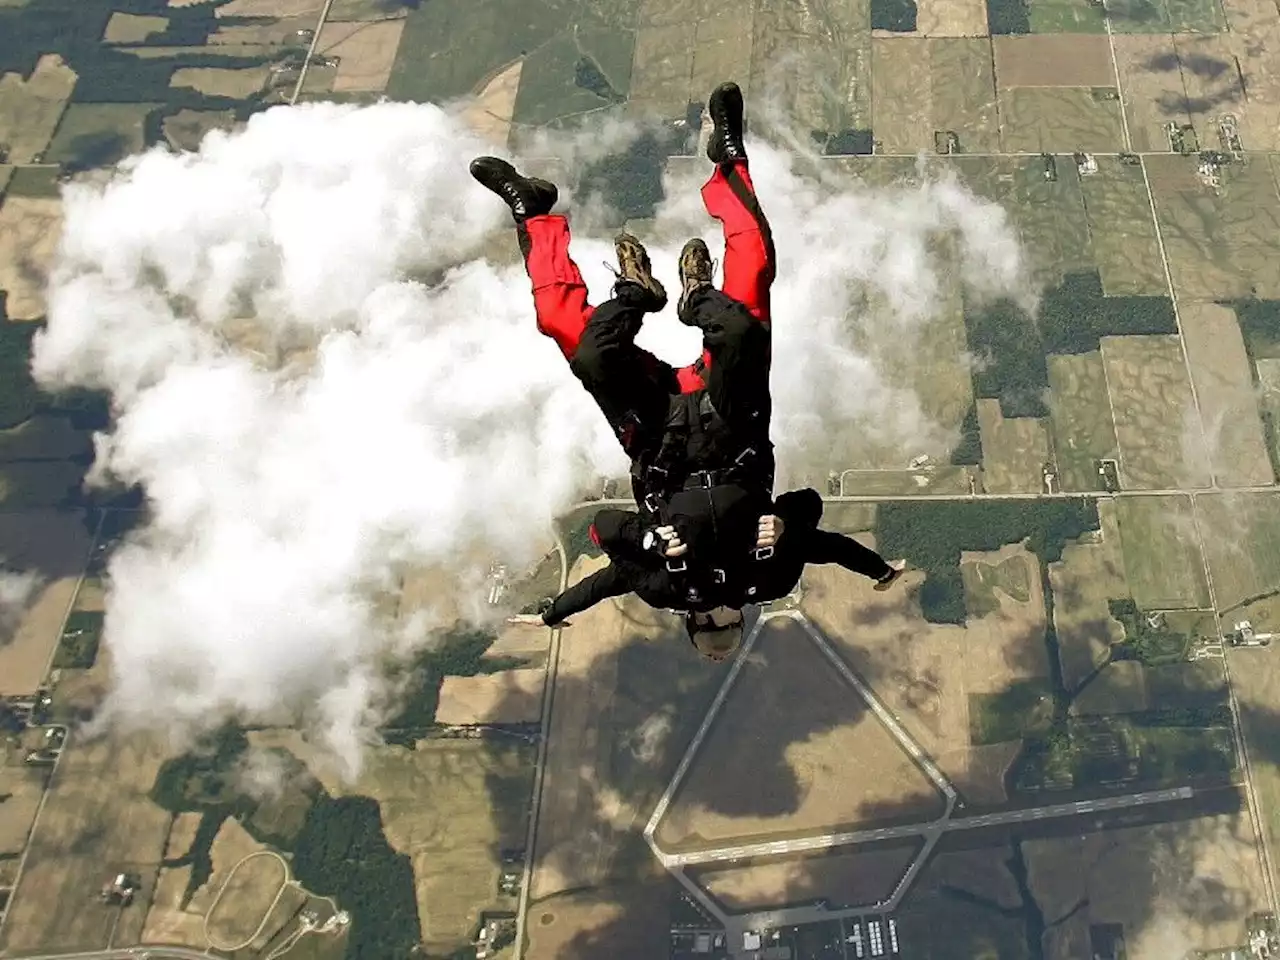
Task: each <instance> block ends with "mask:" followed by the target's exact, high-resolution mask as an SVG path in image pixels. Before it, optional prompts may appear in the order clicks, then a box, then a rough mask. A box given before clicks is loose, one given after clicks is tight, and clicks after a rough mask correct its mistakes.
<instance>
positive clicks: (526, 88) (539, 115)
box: [513, 27, 635, 126]
mask: <svg viewBox="0 0 1280 960" xmlns="http://www.w3.org/2000/svg"><path fill="white" fill-rule="evenodd" d="M634 53H635V34H634V33H631V32H630V31H626V30H606V29H603V28H599V27H597V28H594V29H584V30H580V31H575V32H574V34H573V35H572V36H571V35H568V34H562V35H560V36H557V37H555V38H554V39H552V40H551V41H549V42H548V43H546V44H543V45H542V46H540V47H538V48H537V49H536V50H534V51H533V52H532V53H530V54H529V56H528V57H527V58H525V61H524V67H523V68H522V70H521V73H520V87H519V91H518V92H517V94H516V103H515V110H514V113H513V119H514V120H515V122H517V123H521V124H529V125H533V126H542V125H544V124H548V123H552V122H554V121H556V120H560V119H563V118H566V117H572V116H575V115H578V114H584V113H589V112H591V111H594V110H600V109H602V108H604V107H609V106H612V105H615V104H617V103H620V102H622V100H625V99H626V97H627V95H628V93H629V91H630V88H631V62H632V57H633V56H634Z"/></svg>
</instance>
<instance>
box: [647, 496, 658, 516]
mask: <svg viewBox="0 0 1280 960" xmlns="http://www.w3.org/2000/svg"><path fill="white" fill-rule="evenodd" d="M644 508H645V509H646V510H648V511H649V512H650V513H652V514H654V515H655V516H657V515H658V514H660V513H661V512H662V508H661V507H659V506H658V497H657V495H656V494H652V493H646V494H645V495H644Z"/></svg>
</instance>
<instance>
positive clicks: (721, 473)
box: [471, 83, 775, 509]
mask: <svg viewBox="0 0 1280 960" xmlns="http://www.w3.org/2000/svg"><path fill="white" fill-rule="evenodd" d="M708 112H709V114H710V116H711V120H712V123H713V129H712V134H711V138H710V141H709V143H708V145H707V156H708V157H709V158H710V159H711V160H712V162H713V163H715V165H716V166H715V170H714V172H713V173H712V175H711V178H710V179H709V180H708V181H707V183H706V184H705V185H704V186H703V188H702V198H703V202H704V203H705V205H706V208H707V212H708V213H709V214H711V216H712V217H714V218H715V219H717V220H719V221H720V223H721V224H722V226H723V228H724V238H725V255H724V283H723V285H722V289H720V290H717V289H716V288H715V286H714V285H713V283H712V269H713V268H712V262H711V256H710V254H709V252H708V250H707V245H706V244H705V243H703V242H702V240H700V239H693V240H690V241H689V242H688V243H687V244H685V246H684V249H683V250H682V251H681V254H680V280H681V287H682V291H681V296H680V302H679V310H678V315H679V317H680V320H681V321H682V322H683V323H685V324H688V325H689V326H693V327H697V328H699V329H700V330H701V331H702V338H703V352H702V356H701V358H700V359H699V360H698V361H697V362H696V363H694V364H691V365H690V366H687V367H684V368H681V369H679V370H677V369H674V368H672V367H671V366H669V365H668V364H666V363H663V362H662V361H660V360H659V359H658V358H657V357H655V356H653V355H652V354H650V353H649V352H648V351H646V350H643V349H642V348H640V347H637V346H636V344H635V337H636V334H637V333H638V332H639V330H640V326H641V323H642V322H643V319H644V314H646V313H653V312H657V311H659V310H661V309H663V307H665V306H666V303H667V294H666V291H665V290H664V289H663V286H662V284H661V283H659V282H658V280H657V279H655V278H654V276H653V273H652V269H651V265H650V262H649V256H648V253H647V252H646V251H645V249H644V246H643V245H642V244H641V243H640V241H639V240H637V239H636V238H635V237H633V236H631V235H629V234H625V233H624V234H621V235H619V236H618V237H617V239H616V240H615V248H616V251H617V255H618V265H619V275H618V280H617V282H616V283H615V285H614V289H613V297H612V298H610V299H609V300H607V301H605V302H604V303H602V304H600V305H599V306H593V305H592V304H590V303H589V302H588V300H587V288H586V284H585V283H584V282H583V279H582V274H581V273H580V272H579V270H578V267H577V265H576V264H575V263H574V262H573V260H572V259H571V258H570V256H569V224H568V221H567V220H566V218H565V217H563V216H559V215H555V214H552V213H551V209H552V207H553V206H554V205H555V203H556V201H557V199H558V191H557V189H556V187H555V185H554V184H551V183H548V182H546V181H545V180H538V179H535V178H532V177H524V176H521V175H520V174H519V173H518V172H517V171H516V170H515V168H513V167H512V166H511V165H510V164H509V163H507V162H506V161H503V160H499V159H497V158H496V157H481V158H479V159H477V160H475V161H473V162H472V164H471V173H472V175H473V176H474V177H475V178H476V180H478V181H479V182H480V183H481V184H482V185H483V186H485V187H487V188H488V189H489V190H491V191H493V192H494V193H496V194H497V195H498V196H500V197H501V198H502V199H503V200H505V201H506V202H507V204H508V206H510V207H511V212H512V215H513V217H514V218H515V221H516V229H517V234H518V239H519V243H520V249H521V252H522V253H523V254H524V262H525V267H526V269H527V270H528V272H529V277H530V279H531V280H532V281H533V300H534V307H535V310H536V312H537V319H538V329H539V330H541V331H542V332H543V333H544V334H546V335H547V336H549V337H551V338H552V339H553V340H555V342H556V345H557V346H558V347H559V348H560V351H561V352H562V353H563V354H564V356H565V358H566V359H567V360H568V361H569V366H570V368H571V369H572V370H573V372H574V374H575V375H576V376H577V377H578V379H579V380H580V381H581V382H582V384H583V386H584V387H586V389H587V391H588V392H589V393H590V394H591V396H592V397H593V398H595V401H596V403H597V404H598V405H599V406H600V409H601V410H602V411H603V412H604V415H605V418H606V419H607V420H608V421H609V424H610V426H611V427H613V429H614V432H615V433H616V434H617V436H618V438H619V440H620V441H621V443H622V447H623V450H624V451H625V452H626V453H627V455H628V457H630V459H631V461H632V471H631V476H632V486H633V492H634V493H635V497H636V502H637V503H638V504H639V505H640V506H641V508H642V509H646V508H647V507H648V506H650V505H651V504H652V502H653V501H652V499H650V498H648V495H650V494H654V495H656V496H658V497H662V498H667V497H670V496H671V495H672V494H674V493H676V492H678V491H680V490H681V489H682V488H683V486H684V484H685V482H686V481H687V480H688V478H689V476H690V475H694V474H698V473H700V472H702V473H704V474H706V475H705V476H704V477H703V480H704V483H703V485H704V486H711V485H715V484H716V483H719V482H728V481H730V480H731V481H732V482H734V483H738V484H742V485H745V486H749V487H750V488H752V489H754V490H758V491H759V492H761V493H762V494H763V495H764V496H765V497H769V496H771V494H772V489H773V476H774V459H773V444H772V442H771V441H770V439H769V421H770V415H771V400H770V395H769V370H770V360H771V354H772V350H771V333H770V311H769V287H770V285H771V284H772V282H773V279H774V272H775V267H774V251H773V240H772V237H771V235H770V231H769V224H768V221H766V220H765V217H764V213H763V212H762V211H761V209H760V205H759V203H758V202H757V200H756V196H755V189H754V187H753V186H752V183H751V175H750V173H749V172H748V168H747V155H746V149H745V148H744V146H743V143H742V129H743V125H742V116H743V102H742V92H741V91H740V90H739V89H738V87H737V85H736V84H732V83H729V84H722V85H721V86H720V87H718V88H717V89H716V91H715V92H714V93H712V95H711V98H710V100H709V102H708Z"/></svg>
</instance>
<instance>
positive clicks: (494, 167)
mask: <svg viewBox="0 0 1280 960" xmlns="http://www.w3.org/2000/svg"><path fill="white" fill-rule="evenodd" d="M471 176H473V177H475V178H476V180H477V181H479V183H480V185H481V186H482V187H484V188H485V189H486V190H492V191H493V192H494V193H496V194H497V195H498V196H499V197H501V198H502V199H503V201H504V202H505V203H506V204H507V206H508V207H510V208H511V216H512V217H514V218H515V221H516V223H524V221H526V220H528V219H529V218H530V217H540V216H543V215H544V214H548V213H550V212H551V208H552V207H554V206H555V205H556V200H558V199H559V197H560V191H558V190H557V189H556V185H555V184H554V183H548V182H547V181H546V180H539V179H537V178H536V177H524V176H521V175H520V173H519V171H517V170H516V168H515V167H513V166H512V165H511V164H509V163H507V161H505V160H499V159H498V158H497V157H477V158H476V159H475V160H472V161H471Z"/></svg>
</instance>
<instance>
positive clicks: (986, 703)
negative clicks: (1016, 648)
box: [969, 679, 1053, 746]
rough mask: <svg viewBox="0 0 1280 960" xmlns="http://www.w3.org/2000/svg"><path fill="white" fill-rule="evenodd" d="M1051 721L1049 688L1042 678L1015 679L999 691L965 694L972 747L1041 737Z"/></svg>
mask: <svg viewBox="0 0 1280 960" xmlns="http://www.w3.org/2000/svg"><path fill="white" fill-rule="evenodd" d="M1052 723H1053V690H1052V688H1051V687H1050V686H1049V683H1048V681H1046V680H1044V679H1035V680H1018V681H1016V682H1015V683H1013V684H1012V685H1011V686H1010V687H1009V688H1008V689H1007V690H1002V691H1001V692H1000V693H971V694H969V742H970V743H972V744H973V745H974V746H984V745H986V744H990V743H1008V742H1010V741H1013V740H1022V739H1024V738H1026V737H1033V736H1042V735H1044V734H1045V733H1047V732H1048V731H1049V728H1050V726H1051V725H1052Z"/></svg>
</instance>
